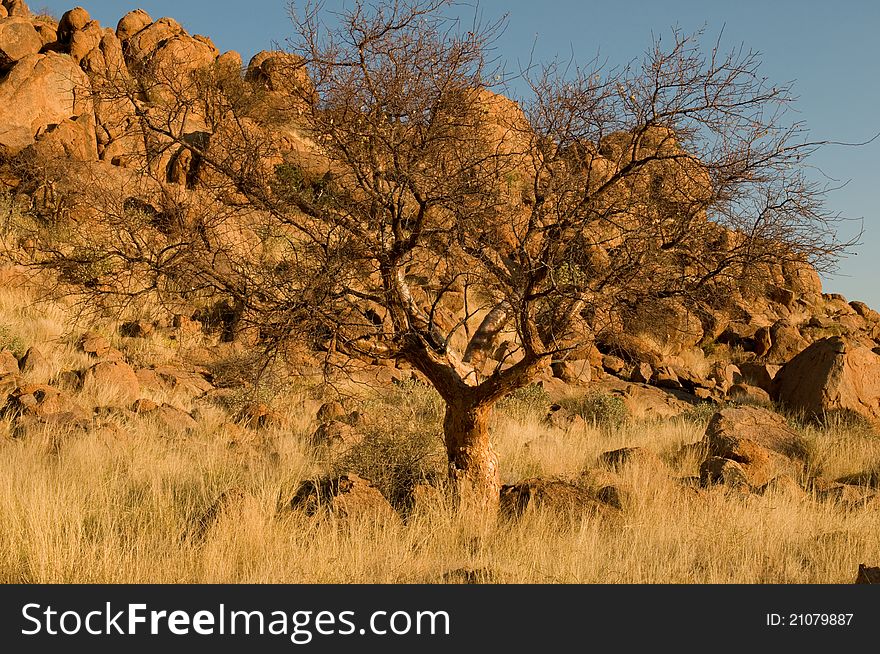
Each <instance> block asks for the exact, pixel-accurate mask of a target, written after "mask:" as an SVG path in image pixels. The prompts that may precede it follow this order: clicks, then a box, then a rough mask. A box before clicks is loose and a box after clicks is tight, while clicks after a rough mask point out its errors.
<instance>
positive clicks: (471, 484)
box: [443, 402, 501, 514]
mask: <svg viewBox="0 0 880 654" xmlns="http://www.w3.org/2000/svg"><path fill="white" fill-rule="evenodd" d="M492 406H493V404H492V403H489V404H473V403H470V402H451V403H449V404H447V405H446V418H445V420H444V421H443V431H444V434H445V437H446V454H447V456H448V457H449V479H450V481H451V482H452V488H453V492H454V494H455V498H456V501H457V502H458V503H459V505H460V506H461V507H462V508H463V509H465V510H468V511H470V510H481V511H482V510H486V511H488V512H489V513H490V514H494V513H495V512H497V509H498V502H499V493H500V491H501V478H500V476H499V472H498V457H497V456H496V455H495V452H494V451H493V450H492V446H491V444H490V442H489V418H490V416H491V414H492Z"/></svg>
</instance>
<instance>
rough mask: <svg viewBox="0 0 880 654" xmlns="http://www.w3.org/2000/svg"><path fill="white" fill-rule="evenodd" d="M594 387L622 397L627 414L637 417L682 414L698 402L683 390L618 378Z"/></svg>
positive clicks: (668, 416)
mask: <svg viewBox="0 0 880 654" xmlns="http://www.w3.org/2000/svg"><path fill="white" fill-rule="evenodd" d="M594 389H595V390H596V392H599V393H602V392H604V393H608V394H610V395H612V396H616V397H619V398H621V399H622V400H623V403H624V405H625V406H626V414H627V415H629V416H631V417H633V418H637V419H642V418H648V419H652V418H671V417H674V416H678V415H681V414H682V413H684V412H685V411H687V410H688V409H690V408H691V407H692V406H693V405H694V404H696V403H697V399H696V397H695V396H693V395H690V394H689V393H686V392H684V391H681V390H676V389H665V388H657V387H655V386H649V385H647V384H632V383H629V382H622V381H619V380H616V379H609V380H607V381H601V382H598V383H596V384H595V385H594Z"/></svg>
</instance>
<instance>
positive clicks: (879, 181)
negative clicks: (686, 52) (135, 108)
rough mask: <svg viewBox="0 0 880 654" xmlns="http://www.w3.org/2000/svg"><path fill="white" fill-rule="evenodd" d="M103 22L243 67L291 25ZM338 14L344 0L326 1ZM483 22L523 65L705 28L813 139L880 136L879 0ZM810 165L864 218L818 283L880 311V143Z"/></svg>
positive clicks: (527, 8)
mask: <svg viewBox="0 0 880 654" xmlns="http://www.w3.org/2000/svg"><path fill="white" fill-rule="evenodd" d="M75 2H76V0H29V3H30V6H31V9H33V10H37V11H38V10H42V9H45V10H47V11H49V12H51V13H52V14H54V15H56V16H58V17H60V16H61V14H62V13H64V11H66V10H68V9H70V8H71V7H73V6H74V5H75ZM79 4H80V5H81V6H83V7H85V8H86V9H87V10H88V11H89V13H91V15H92V17H93V18H95V19H97V20H99V21H100V22H101V24H102V25H107V26H111V27H115V25H116V23H117V22H118V20H119V19H120V18H121V17H122V16H123V15H124V14H125V13H126V12H127V11H129V10H130V9H134V8H136V7H140V8H142V9H144V10H145V11H147V12H148V13H149V14H150V15H151V16H152V17H153V19H157V18H160V17H162V16H171V17H172V18H175V19H176V20H177V21H178V22H180V23H181V24H182V25H183V26H184V27H185V28H186V29H187V30H188V31H189V32H190V33H194V34H205V35H207V36H210V37H211V39H213V41H214V43H215V44H216V45H217V47H218V48H220V49H221V50H237V51H238V52H240V53H241V54H242V56H243V58H244V60H245V62H247V61H248V59H249V58H250V57H251V55H253V54H254V53H256V52H258V51H260V50H263V49H270V48H271V47H272V46H273V44H276V45H277V44H278V43H283V41H284V39H285V38H286V37H287V36H289V35H290V33H291V26H290V22H289V19H288V14H287V2H286V0H234V1H232V0H210V1H209V0H185V1H184V0H176V1H175V0H79ZM325 5H326V6H327V7H328V8H330V9H333V8H335V7H340V6H342V5H343V1H342V0H326V2H325ZM480 8H481V10H482V12H483V14H484V16H485V17H486V18H487V19H488V18H493V17H496V16H501V15H503V14H505V13H507V14H508V15H509V20H508V27H507V30H506V32H505V33H504V35H503V36H502V38H501V39H500V41H499V43H498V55H499V56H500V57H502V58H503V59H506V60H508V61H509V62H510V64H511V65H510V66H508V69H516V68H517V61H518V60H524V59H527V58H528V56H529V52H530V51H531V50H532V47H533V45H534V49H535V56H536V58H537V59H539V60H542V59H549V58H552V57H553V56H554V55H557V54H558V55H560V56H562V57H565V58H568V57H569V56H570V55H571V54H573V55H574V57H575V59H577V60H581V61H585V62H586V61H588V60H590V59H592V58H593V57H594V56H595V55H596V54H597V52H598V53H599V54H600V55H601V56H602V58H603V59H607V60H608V62H609V64H611V65H618V64H625V63H627V62H628V61H630V60H631V59H633V58H635V57H638V56H640V55H641V54H642V53H643V52H644V50H645V49H646V48H647V47H648V46H649V45H650V43H651V40H652V35H656V34H661V35H662V34H668V33H669V30H670V29H671V28H672V27H674V26H678V27H680V28H682V29H683V30H684V31H685V32H690V31H693V30H695V29H698V28H700V27H705V28H706V30H707V34H708V35H709V36H711V37H715V36H716V35H717V34H718V33H719V32H720V31H721V30H722V29H723V42H724V43H725V44H727V45H729V46H731V47H732V46H735V45H739V44H741V43H742V44H745V46H746V47H747V48H751V49H753V50H757V51H759V52H761V53H762V59H763V62H764V67H763V70H764V73H765V74H766V75H767V76H768V77H769V78H770V79H771V80H772V81H773V82H775V83H780V84H781V83H785V82H794V92H795V94H796V95H797V96H798V97H799V101H798V103H797V109H798V110H799V112H800V116H799V118H801V119H802V120H804V121H805V123H806V125H807V127H808V128H809V129H810V131H811V136H812V137H813V138H814V139H816V140H833V141H843V142H860V141H866V140H868V139H869V138H871V137H872V136H873V135H874V134H876V133H877V132H880V65H878V64H880V2H877V0H837V1H836V2H828V1H827V0H826V1H822V2H819V1H818V0H800V1H798V0H736V1H735V2H731V1H730V0H702V1H699V0H654V1H650V0H628V1H627V2H607V1H605V2H590V1H588V0H580V1H579V0H543V1H541V0H531V1H527V2H524V1H522V0H507V1H506V2H505V1H502V0H482V1H481V2H480ZM813 164H814V165H816V166H817V167H818V168H819V169H821V171H822V173H824V175H826V176H828V177H830V178H832V179H834V180H839V182H840V183H843V182H847V183H846V185H845V186H844V188H842V189H840V190H837V191H834V192H833V193H831V194H830V195H829V197H828V203H829V207H830V208H831V209H833V210H834V211H839V212H840V213H841V214H843V215H844V216H847V217H850V218H854V219H860V220H862V221H863V222H861V223H855V224H850V225H846V226H843V227H842V229H841V231H840V234H841V236H842V237H849V236H852V235H853V234H854V233H855V232H856V231H857V230H858V227H859V226H861V227H863V229H864V235H863V237H862V243H861V245H860V246H858V247H857V248H855V249H854V252H853V253H852V254H851V255H849V256H848V257H846V258H845V259H844V260H842V261H841V262H840V265H839V269H838V271H837V273H836V274H834V275H830V276H828V275H826V276H824V278H823V282H824V287H825V291H826V292H836V293H843V294H844V295H846V297H847V299H850V300H854V299H859V300H863V301H865V302H867V303H868V304H869V305H871V306H872V307H874V308H877V309H880V198H878V195H880V193H878V191H880V139H877V140H876V141H874V142H873V143H872V144H870V145H867V146H864V147H861V148H849V147H839V146H828V147H826V148H825V149H824V150H822V151H820V152H819V153H818V154H817V155H816V156H815V157H814V158H813Z"/></svg>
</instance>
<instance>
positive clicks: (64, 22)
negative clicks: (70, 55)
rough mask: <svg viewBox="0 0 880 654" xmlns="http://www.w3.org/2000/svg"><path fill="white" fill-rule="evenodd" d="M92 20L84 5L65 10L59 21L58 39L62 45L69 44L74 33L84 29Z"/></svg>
mask: <svg viewBox="0 0 880 654" xmlns="http://www.w3.org/2000/svg"><path fill="white" fill-rule="evenodd" d="M91 21H92V17H91V16H90V15H89V12H87V11H86V10H85V9H83V8H82V7H74V8H73V9H71V10H69V11H65V12H64V15H62V16H61V20H60V21H58V41H59V42H60V43H61V44H62V45H69V44H70V40H71V39H72V38H73V35H74V33H76V32H77V31H78V30H81V29H83V28H84V27H85V26H86V25H88V24H89V23H90V22H91Z"/></svg>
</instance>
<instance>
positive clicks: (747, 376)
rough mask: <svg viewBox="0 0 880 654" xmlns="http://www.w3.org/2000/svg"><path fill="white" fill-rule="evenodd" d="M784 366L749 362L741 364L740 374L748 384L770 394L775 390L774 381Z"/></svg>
mask: <svg viewBox="0 0 880 654" xmlns="http://www.w3.org/2000/svg"><path fill="white" fill-rule="evenodd" d="M781 368H782V366H778V365H774V364H772V363H758V362H755V361H747V362H744V363H741V364H739V369H740V374H741V376H742V378H743V379H744V380H745V382H746V383H747V384H750V385H752V386H757V387H758V388H761V389H763V390H765V391H767V392H768V393H769V392H771V390H772V389H773V380H774V379H775V378H776V374H777V373H778V372H779V371H780V369H781Z"/></svg>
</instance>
